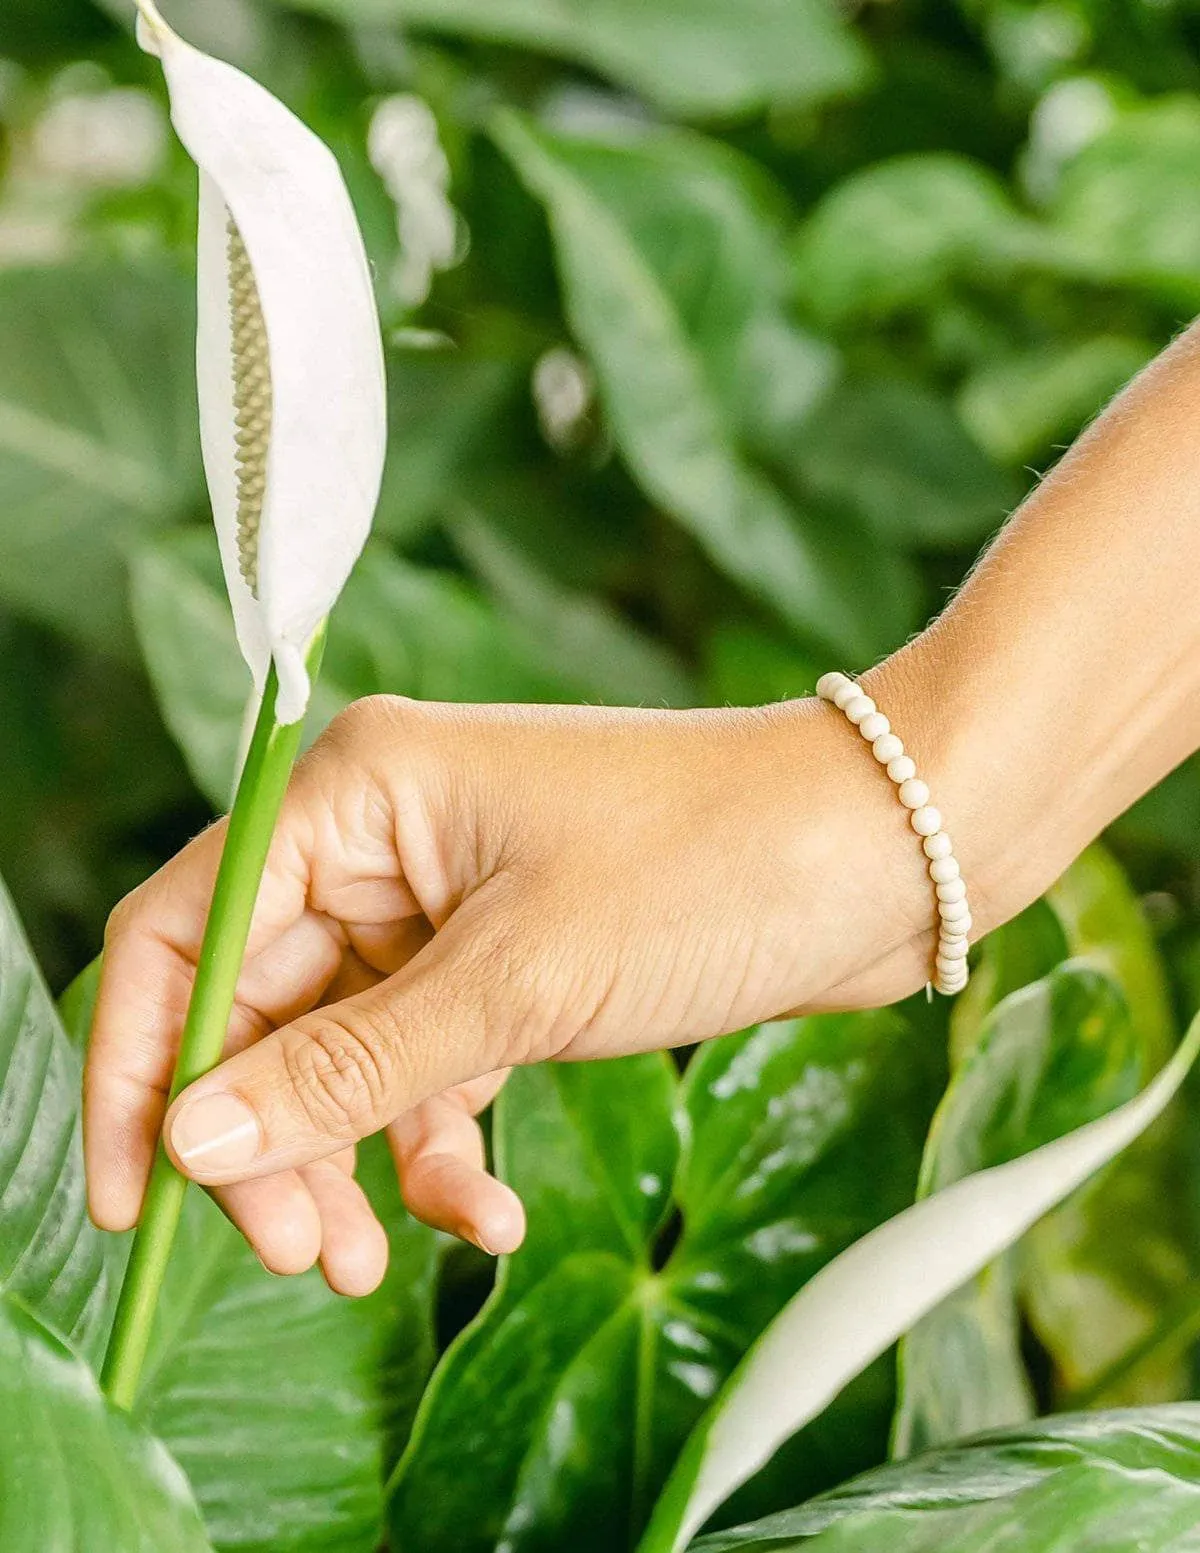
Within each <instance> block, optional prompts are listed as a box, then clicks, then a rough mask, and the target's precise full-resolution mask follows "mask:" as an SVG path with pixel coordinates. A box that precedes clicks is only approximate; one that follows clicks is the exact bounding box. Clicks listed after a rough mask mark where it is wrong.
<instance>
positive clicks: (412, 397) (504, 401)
mask: <svg viewBox="0 0 1200 1553" xmlns="http://www.w3.org/2000/svg"><path fill="white" fill-rule="evenodd" d="M518 397H521V398H522V399H524V400H527V398H528V367H527V365H526V363H525V362H524V361H521V360H513V359H510V358H507V357H495V358H491V357H479V356H466V355H463V354H461V353H460V352H459V351H457V350H446V351H433V352H431V351H412V350H409V351H397V350H393V351H391V352H389V355H388V458H387V463H386V465H385V466H384V474H383V487H382V489H381V490H380V493H379V506H378V510H377V512H376V517H375V524H376V528H377V530H378V531H379V532H380V533H383V534H386V535H388V536H389V537H390V538H393V539H396V540H400V541H409V540H411V539H413V538H414V537H415V536H416V535H418V534H420V533H421V532H422V531H423V530H424V529H425V528H427V527H428V526H429V524H430V523H431V522H432V521H433V520H434V519H435V518H437V517H438V516H439V514H441V513H442V512H443V511H444V510H445V507H446V503H447V500H448V499H449V498H450V497H452V496H453V495H454V494H455V492H456V491H457V492H458V493H459V494H461V493H462V487H463V485H464V483H465V481H466V479H467V477H468V476H469V475H472V474H476V473H477V472H478V470H479V466H480V465H481V463H483V464H486V462H487V460H488V454H489V452H490V450H492V449H493V448H494V447H495V446H496V444H497V443H498V442H502V439H503V427H504V416H505V412H506V411H507V410H508V409H509V407H510V406H511V405H512V403H513V402H514V400H516V399H517V398H518Z"/></svg>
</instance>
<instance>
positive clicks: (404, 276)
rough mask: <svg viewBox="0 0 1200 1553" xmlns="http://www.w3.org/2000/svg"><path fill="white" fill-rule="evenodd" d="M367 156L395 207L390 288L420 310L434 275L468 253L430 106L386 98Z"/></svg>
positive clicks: (400, 97) (375, 117)
mask: <svg viewBox="0 0 1200 1553" xmlns="http://www.w3.org/2000/svg"><path fill="white" fill-rule="evenodd" d="M367 154H368V156H369V157H370V158H371V165H372V167H374V169H375V171H376V172H377V173H378V174H379V176H380V177H381V178H382V179H383V184H384V187H385V188H386V189H387V191H388V193H389V194H390V195H391V197H392V203H393V204H394V205H395V207H396V235H397V237H398V238H399V240H400V257H399V258H398V259H397V261H396V265H395V268H394V269H393V271H392V275H391V283H392V289H393V290H394V291H395V293H396V296H397V298H398V299H399V301H401V302H403V303H404V305H405V306H406V307H416V306H418V304H420V303H421V302H424V300H425V298H426V297H427V296H428V295H429V288H430V287H431V285H432V284H433V277H434V275H435V274H436V273H437V272H439V271H441V270H449V269H453V268H454V266H455V265H456V264H457V263H458V262H459V261H460V260H461V259H462V257H463V254H464V253H465V252H466V228H465V225H464V223H463V221H462V219H461V217H460V216H459V214H458V212H457V211H456V210H455V208H454V206H453V205H452V204H451V203H450V194H449V191H450V164H449V162H448V161H447V160H446V153H445V152H444V151H443V150H442V146H441V142H440V141H439V140H438V129H437V120H436V119H435V118H434V116H433V113H432V111H431V109H430V108H429V105H428V104H427V103H425V102H423V101H422V100H421V98H420V97H414V96H412V95H410V94H407V93H398V94H397V95H396V96H394V97H386V98H385V99H384V100H383V102H381V103H380V104H379V106H378V107H377V108H376V109H375V112H374V114H373V115H372V116H371V127H370V129H369V130H368V132H367Z"/></svg>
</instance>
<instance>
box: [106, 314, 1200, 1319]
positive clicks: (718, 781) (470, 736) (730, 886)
mask: <svg viewBox="0 0 1200 1553" xmlns="http://www.w3.org/2000/svg"><path fill="white" fill-rule="evenodd" d="M1195 341H1196V337H1195V335H1194V334H1192V335H1189V336H1186V337H1185V338H1184V339H1182V340H1181V341H1180V342H1179V343H1178V344H1177V345H1176V346H1175V347H1174V348H1173V349H1172V350H1171V351H1169V352H1168V353H1167V354H1166V355H1165V356H1164V357H1163V358H1162V359H1161V360H1160V361H1159V362H1158V363H1157V364H1155V365H1154V366H1153V367H1152V368H1151V369H1149V370H1148V371H1147V372H1146V373H1144V374H1143V375H1142V377H1141V378H1139V379H1138V380H1137V382H1136V383H1135V384H1134V385H1133V386H1132V387H1131V388H1130V389H1129V390H1128V391H1127V392H1126V393H1125V394H1124V395H1123V396H1122V397H1121V399H1120V400H1118V402H1117V403H1116V405H1115V406H1114V407H1113V408H1112V409H1110V410H1109V412H1108V413H1107V414H1106V415H1105V416H1104V417H1103V418H1102V419H1101V420H1100V421H1099V422H1098V423H1097V424H1096V425H1095V426H1094V427H1093V428H1092V429H1091V431H1090V432H1089V433H1088V434H1087V436H1086V437H1084V438H1083V439H1082V440H1081V442H1080V444H1079V445H1078V447H1077V448H1076V449H1075V450H1074V451H1073V452H1072V453H1071V455H1070V456H1069V457H1068V458H1067V459H1065V460H1064V461H1063V463H1062V465H1061V466H1060V467H1059V468H1058V469H1057V470H1056V471H1055V473H1054V474H1053V475H1052V476H1051V477H1050V478H1049V479H1047V480H1046V481H1045V482H1044V483H1043V484H1042V485H1041V487H1040V488H1039V489H1038V491H1037V492H1036V493H1035V495H1034V496H1033V497H1032V498H1031V499H1030V500H1029V501H1028V502H1027V503H1026V504H1025V506H1024V507H1023V508H1022V510H1021V512H1020V513H1019V514H1018V515H1017V516H1016V518H1014V520H1013V521H1012V522H1011V523H1010V524H1009V526H1008V527H1007V529H1006V530H1005V532H1004V534H1003V535H1002V536H1001V538H1000V540H999V541H998V542H997V543H996V544H995V545H994V546H993V547H992V549H991V550H990V551H989V553H988V555H987V557H986V558H985V560H984V562H983V563H982V565H981V566H980V567H979V568H978V569H977V570H976V572H975V573H974V575H973V576H972V577H971V579H970V580H969V582H968V583H967V584H966V586H965V587H964V588H963V589H962V591H961V592H960V594H959V595H958V597H957V598H956V599H955V601H954V602H953V604H952V605H951V606H950V608H949V609H948V610H947V611H946V612H945V614H944V615H943V616H942V617H941V619H940V620H939V621H938V622H937V623H936V624H935V625H934V626H933V627H931V628H930V629H929V630H928V631H927V632H925V633H924V634H923V635H922V636H921V637H919V638H918V639H917V640H916V641H914V642H913V643H911V644H910V645H909V646H908V647H906V648H904V649H903V650H902V651H901V652H899V653H897V654H896V655H894V656H893V657H892V658H890V659H889V660H888V661H887V662H886V663H884V664H882V665H881V666H879V667H878V668H877V669H875V670H872V671H871V673H870V674H869V675H867V676H866V681H867V685H868V688H869V689H870V690H871V692H872V694H874V695H875V696H876V698H877V700H878V702H879V704H880V706H881V707H882V708H883V709H884V710H885V711H886V712H887V714H888V716H889V717H890V718H891V720H892V722H893V724H894V726H895V727H896V729H897V730H898V731H899V732H900V734H901V736H902V738H903V739H904V740H905V743H906V744H907V745H908V746H909V748H910V749H912V750H913V752H914V754H915V755H916V756H917V759H918V762H919V765H920V767H921V769H922V772H923V773H924V774H925V775H927V777H928V779H929V780H930V783H931V785H932V787H933V791H934V795H935V801H936V802H937V804H938V805H939V807H940V808H941V809H942V811H943V813H944V815H945V816H946V820H947V824H948V827H949V829H950V830H951V832H952V833H953V835H954V839H955V844H956V852H957V855H958V857H959V860H960V861H961V863H962V865H963V871H964V874H965V875H966V877H967V879H968V882H969V885H970V887H971V892H972V913H973V916H974V920H975V928H974V934H975V936H978V934H979V933H980V932H983V931H986V929H987V928H988V927H993V926H995V925H997V924H998V923H999V922H1002V921H1003V920H1005V919H1006V918H1007V917H1009V916H1011V915H1013V914H1014V913H1015V912H1016V911H1018V910H1020V909H1021V908H1022V907H1023V906H1024V905H1026V904H1027V903H1028V902H1029V901H1030V900H1032V899H1034V898H1035V897H1036V896H1037V895H1038V894H1039V893H1040V892H1041V891H1042V890H1043V889H1044V888H1045V887H1046V886H1047V885H1048V884H1050V883H1051V882H1052V880H1053V879H1054V878H1055V877H1056V876H1057V874H1058V873H1059V872H1060V871H1061V870H1062V868H1063V867H1064V866H1065V865H1066V864H1067V863H1068V862H1069V861H1070V860H1071V858H1072V857H1073V856H1074V855H1075V854H1076V853H1077V852H1078V851H1079V850H1080V849H1081V848H1082V847H1083V846H1084V845H1085V844H1086V843H1087V842H1088V841H1089V840H1090V839H1091V838H1092V836H1094V835H1095V834H1096V833H1097V831H1099V830H1100V829H1101V828H1102V827H1103V825H1104V824H1105V823H1107V821H1108V820H1110V819H1111V818H1112V817H1113V816H1114V815H1116V814H1117V813H1119V812H1120V811H1121V810H1122V809H1123V808H1124V807H1125V806H1126V805H1127V804H1129V803H1130V802H1132V801H1133V800H1134V799H1135V798H1136V797H1137V796H1138V795H1139V794H1140V793H1141V792H1143V791H1144V790H1145V789H1146V788H1147V787H1148V786H1150V785H1151V784H1152V783H1153V782H1154V781H1156V780H1157V779H1158V778H1159V777H1160V776H1162V775H1163V774H1164V773H1165V772H1166V771H1167V770H1169V769H1170V767H1171V766H1173V765H1174V764H1175V763H1176V762H1178V761H1179V760H1180V759H1181V758H1182V757H1183V756H1185V755H1186V754H1187V753H1188V752H1189V751H1190V750H1192V749H1194V748H1195V747H1196V746H1197V744H1198V743H1200V694H1198V692H1200V683H1198V682H1200V589H1198V588H1197V585H1196V579H1197V577H1200V522H1198V521H1197V519H1198V518H1200V478H1198V477H1200V452H1197V451H1196V437H1195V434H1194V428H1195V426H1196V425H1197V424H1198V423H1200V355H1198V353H1197V348H1196V343H1195ZM221 836H222V828H221V826H216V827H214V828H213V829H212V830H211V831H209V832H207V833H206V834H205V835H204V836H201V837H199V838H198V839H197V840H196V841H195V842H193V843H192V845H191V846H189V847H188V848H186V849H185V850H184V852H182V853H181V854H180V855H179V857H177V858H176V859H174V860H173V861H172V862H171V863H169V864H168V865H167V866H166V868H164V869H163V870H161V871H160V872H159V873H158V874H156V875H155V876H154V878H152V879H151V880H149V881H148V882H147V883H146V884H145V885H143V886H142V887H141V889H139V890H138V891H136V892H135V893H134V895H132V896H131V897H129V899H128V900H127V901H125V902H124V903H122V905H121V907H119V908H118V910H117V911H116V912H115V913H114V916H113V920H112V923H111V924H110V930H109V934H108V938H107V943H106V956H105V967H104V974H103V979H102V985H101V989H100V996H99V1001H98V1006H97V1015H96V1021H95V1028H94V1031H93V1039H92V1046H91V1051H90V1055H89V1060H88V1068H87V1075H86V1094H85V1144H86V1151H87V1162H88V1175H89V1191H90V1200H91V1207H92V1212H93V1215H94V1217H95V1218H96V1220H97V1222H98V1223H100V1224H101V1225H103V1226H105V1227H107V1228H110V1229H122V1228H125V1227H127V1226H128V1225H129V1224H131V1223H132V1222H134V1220H135V1219H136V1216H137V1213H138V1209H139V1205H140V1201H141V1196H142V1192H143V1189H144V1185H145V1180H146V1176H147V1173H148V1170H149V1165H150V1160H151V1157H152V1154H153V1150H154V1146H155V1140H156V1137H157V1135H158V1132H159V1129H160V1127H161V1126H162V1125H163V1111H164V1104H163V1098H162V1097H163V1095H164V1093H165V1091H166V1087H167V1083H168V1080H169V1075H170V1068H171V1063H172V1059H173V1052H174V1045H175V1041H176V1039H177V1035H178V1030H179V1028H180V1025H181V1023H182V1019H183V1014H184V1011H185V1009H186V1003H187V997H188V992H189V989H190V983H191V974H192V967H193V966H194V963H195V957H196V952H197V949H198V946H199V940H200V935H201V931H202V928H203V921H204V914H205V911H206V907H207V901H208V898H209V894H210V892H211V888H212V880H213V875H214V872H215V868H216V861H217V857H218V854H219V849H220V844H221ZM932 944H933V910H932V903H931V897H930V891H929V882H928V878H927V876H926V874H925V868H924V860H923V856H922V853H921V850H920V847H919V846H917V845H916V844H915V840H914V837H913V835H912V832H911V830H910V829H909V827H908V825H907V823H906V821H905V819H904V816H903V813H902V812H901V811H900V809H899V806H898V805H897V804H896V802H895V799H894V797H893V796H892V794H891V792H890V791H889V786H888V783H887V781H886V780H885V779H884V778H883V777H882V774H881V773H880V771H879V770H878V768H877V766H876V764H875V762H874V761H873V760H872V759H871V758H870V756H869V753H868V752H867V751H866V750H865V749H864V748H863V746H862V742H861V740H859V739H858V738H857V737H856V736H855V735H854V734H853V732H852V730H850V729H848V727H847V726H846V724H845V723H844V721H843V720H842V719H841V718H840V717H838V716H835V715H833V714H831V713H830V710H829V708H827V707H824V706H822V705H819V704H817V703H815V702H813V701H799V702H791V703H786V704H784V705H781V706H776V707H771V708H767V709H762V710H759V711H750V712H746V711H740V710H730V709H726V710H723V711H706V712H648V711H624V710H623V711H615V710H614V711H608V710H602V709H595V708H583V707H568V708H515V707H507V708H506V707H456V706H436V705H421V704H417V703H412V702H407V701H402V700H399V699H396V698H386V697H385V698H378V699H376V700H372V701H367V702H361V703H358V704H357V705H356V706H354V707H351V708H350V709H349V710H348V711H347V712H346V713H344V714H343V715H342V716H341V717H340V718H339V719H337V721H336V722H335V723H334V724H333V725H332V727H331V728H330V729H329V730H328V732H327V733H326V734H325V736H324V737H323V738H322V739H321V740H320V741H319V743H318V744H317V746H316V747H315V748H314V750H313V751H312V752H310V754H309V755H308V756H307V757H306V758H305V760H304V761H302V762H301V763H300V765H299V766H298V767H297V770H296V772H295V775H294V778H293V781H292V784H291V787H290V790H289V793H288V797H287V800H286V803H285V806H284V812H283V815H282V818H281V822H280V826H279V829H278V832H277V835H276V838H275V842H274V844H273V847H272V851H271V857H270V860H269V863H268V868H267V873H266V876H265V879H264V884H263V888H262V891H261V892H260V896H259V901H258V907H257V910H256V916H255V926H254V931H253V934H252V937H251V943H250V952H249V955H248V958H247V961H246V965H245V968H244V971H243V976H242V980H241V983H240V986H239V996H238V1006H237V1008H236V1010H235V1015H234V1019H233V1023H232V1026H231V1031H230V1040H229V1046H228V1053H229V1056H228V1060H227V1061H226V1062H225V1063H224V1064H223V1065H222V1066H221V1067H220V1068H219V1069H217V1070H216V1071H215V1072H213V1073H211V1074H209V1075H207V1076H206V1077H205V1078H203V1079H201V1080H200V1081H199V1082H198V1083H197V1084H195V1085H193V1086H192V1087H191V1089H190V1090H188V1091H186V1092H185V1093H184V1094H183V1095H182V1096H181V1097H180V1099H179V1100H178V1101H177V1102H176V1104H175V1106H174V1107H173V1108H172V1111H171V1113H170V1115H169V1116H168V1117H167V1120H166V1134H165V1135H166V1139H167V1145H168V1148H169V1149H170V1151H171V1153H172V1155H173V1157H174V1159H175V1160H176V1162H177V1163H178V1164H179V1165H180V1167H181V1168H182V1169H184V1170H185V1172H186V1173H188V1174H190V1175H192V1176H193V1177H195V1178H196V1179H197V1180H200V1181H202V1182H204V1183H205V1184H207V1185H209V1186H211V1187H212V1188H213V1189H214V1190H215V1191H216V1193H217V1195H218V1196H219V1197H220V1198H221V1199H222V1201H223V1202H224V1205H225V1207H226V1209H227V1211H228V1212H229V1213H230V1214H231V1216H232V1217H233V1218H234V1219H235V1220H236V1221H237V1222H238V1223H239V1224H240V1225H241V1226H242V1228H243V1229H244V1230H245V1231H246V1233H247V1235H248V1236H249V1238H250V1239H251V1240H252V1242H253V1243H254V1245H255V1247H256V1249H258V1251H259V1253H260V1255H261V1256H262V1257H263V1259H264V1260H265V1261H266V1262H267V1263H268V1265H269V1266H272V1267H273V1268H274V1269H275V1270H277V1271H293V1270H299V1269H300V1268H301V1267H304V1266H307V1265H309V1264H310V1263H311V1262H312V1261H313V1260H314V1259H315V1258H316V1257H317V1256H320V1258H321V1261H322V1265H323V1267H324V1269H325V1272H326V1276H327V1277H328V1278H329V1279H330V1282H331V1283H333V1284H334V1286H335V1287H338V1288H342V1289H345V1290H346V1291H348V1292H360V1291H361V1290H363V1289H365V1288H367V1287H370V1286H371V1284H372V1282H373V1281H375V1280H376V1279H377V1278H378V1277H379V1276H381V1275H382V1260H381V1258H382V1256H383V1254H384V1253H383V1249H382V1239H381V1235H380V1234H379V1232H378V1227H377V1226H375V1225H374V1224H373V1221H372V1220H371V1218H370V1214H369V1210H368V1209H367V1207H366V1204H365V1201H364V1200H363V1199H362V1198H361V1194H358V1193H357V1188H355V1187H354V1185H353V1183H352V1181H351V1180H350V1179H349V1174H348V1169H349V1165H350V1161H351V1158H352V1155H351V1154H350V1152H349V1151H350V1148H351V1146H352V1144H353V1142H354V1141H355V1140H356V1139H357V1138H361V1137H363V1136H365V1135H366V1134H368V1133H370V1132H374V1131H377V1130H379V1129H386V1130H387V1132H388V1136H389V1139H390V1141H391V1144H392V1148H393V1152H394V1154H395V1157H396V1161H397V1165H398V1168H399V1170H400V1173H401V1178H402V1182H403V1185H404V1190H405V1195H406V1198H407V1200H408V1202H409V1205H410V1207H411V1208H412V1209H413V1211H414V1212H415V1213H417V1214H418V1215H419V1216H421V1217H423V1218H425V1219H427V1220H428V1221H429V1222H431V1223H434V1224H437V1225H439V1226H441V1227H444V1228H447V1229H450V1230H453V1231H454V1232H456V1233H460V1234H463V1235H466V1236H468V1237H469V1238H472V1239H474V1240H475V1241H476V1242H477V1243H479V1244H481V1245H482V1246H484V1247H485V1249H490V1250H493V1251H499V1250H509V1249H512V1248H513V1247H514V1246H515V1245H516V1244H517V1243H518V1242H519V1240H520V1238H521V1234H522V1228H523V1223H522V1218H521V1210H520V1205H519V1204H518V1203H517V1202H516V1200H515V1199H514V1198H513V1196H512V1194H511V1192H509V1191H508V1190H507V1188H504V1187H502V1186H501V1185H500V1184H499V1183H497V1182H495V1181H493V1180H492V1179H491V1178H490V1177H488V1176H487V1175H486V1174H485V1172H484V1170H483V1151H482V1143H481V1139H480V1135H479V1132H478V1128H477V1127H476V1125H475V1123H474V1121H473V1119H472V1118H473V1116H474V1114H475V1112H476V1111H477V1110H479V1109H480V1108H481V1107H482V1106H483V1105H484V1104H486V1103H487V1101H488V1100H489V1099H490V1098H491V1096H492V1095H493V1094H494V1093H495V1091H496V1089H497V1087H498V1085H499V1084H500V1083H501V1082H502V1079H503V1073H504V1070H506V1069H507V1068H508V1067H510V1066H511V1065H513V1064H515V1063H528V1062H537V1061H542V1060H557V1059H581V1058H590V1057H600V1056H613V1055H618V1054H620V1053H623V1052H630V1051H635V1050H645V1049H648V1048H651V1047H658V1046H671V1045H678V1044H683V1043H686V1042H692V1041H697V1040H701V1039H704V1038H706V1037H709V1036H713V1035H718V1034H720V1033H722V1032H724V1031H728V1030H734V1029H737V1028H739V1027H741V1026H743V1025H746V1024H749V1023H752V1022H754V1021H755V1020H760V1019H767V1018H771V1017H772V1016H775V1015H778V1014H780V1013H781V1012H784V1011H788V1010H793V1009H799V1010H811V1009H818V1008H845V1007H856V1006H866V1005H874V1004H878V1003H883V1002H887V1001H890V1000H893V999H895V998H899V997H902V996H904V995H905V994H906V993H909V992H911V991H913V990H915V989H916V988H918V987H919V986H921V985H922V983H923V982H924V981H925V979H926V977H927V975H928V970H929V964H930V957H931V952H932Z"/></svg>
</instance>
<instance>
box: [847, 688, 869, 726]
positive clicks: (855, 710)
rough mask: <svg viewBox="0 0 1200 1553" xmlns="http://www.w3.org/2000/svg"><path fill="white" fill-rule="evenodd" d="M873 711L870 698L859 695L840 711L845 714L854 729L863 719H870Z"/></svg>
mask: <svg viewBox="0 0 1200 1553" xmlns="http://www.w3.org/2000/svg"><path fill="white" fill-rule="evenodd" d="M874 710H875V703H874V701H872V700H871V698H870V696H864V695H862V694H861V693H860V694H859V695H857V696H854V697H852V698H851V699H850V700H849V701H847V702H846V704H845V706H844V707H843V708H842V711H843V712H845V714H846V716H847V717H848V718H849V719H850V721H851V722H852V723H853V724H854V725H855V727H857V726H858V724H859V723H861V722H862V720H863V718H864V717H870V715H871V713H872V712H873V711H874Z"/></svg>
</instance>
